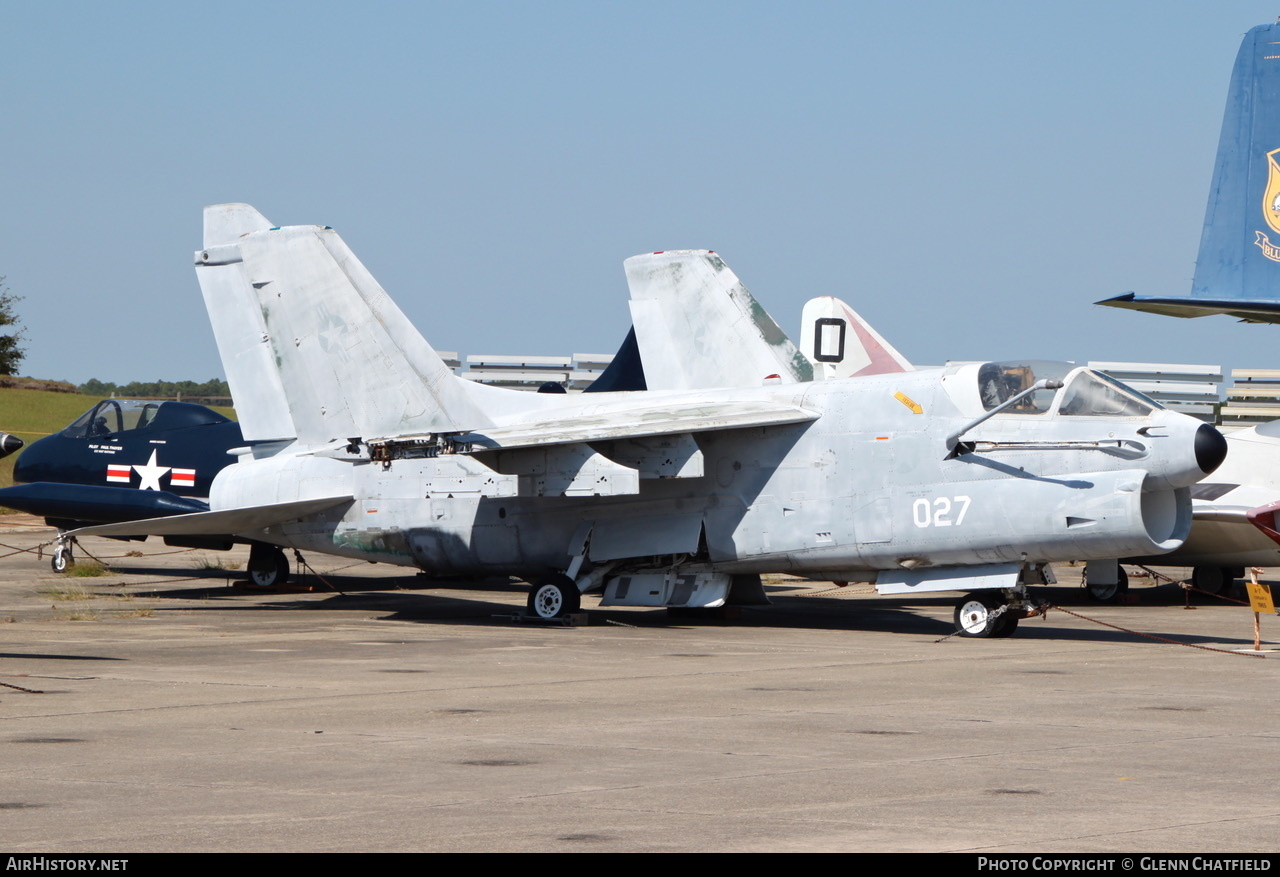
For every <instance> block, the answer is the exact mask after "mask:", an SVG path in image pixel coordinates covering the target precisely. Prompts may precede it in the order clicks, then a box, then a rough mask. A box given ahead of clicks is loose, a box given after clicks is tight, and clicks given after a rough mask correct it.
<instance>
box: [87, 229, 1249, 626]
mask: <svg viewBox="0 0 1280 877" xmlns="http://www.w3.org/2000/svg"><path fill="white" fill-rule="evenodd" d="M204 244H205V246H204V248H203V249H202V250H200V251H198V252H197V253H196V256H195V261H196V273H197V276H198V278H199V280H200V285H201V288H202V291H203V293H204V297H205V302H206V305H207V307H208V309H209V314H210V318H211V320H212V323H213V328H214V334H215V335H216V337H217V341H218V349H219V352H220V354H221V356H222V361H223V365H224V367H225V369H226V373H227V379H228V381H229V383H230V385H231V392H232V395H233V397H234V399H235V405H236V411H237V414H238V415H239V417H240V423H241V428H242V430H243V433H244V437H245V440H246V441H247V442H254V443H255V444H254V445H253V446H252V447H251V448H245V449H243V450H242V451H241V453H240V454H239V459H238V461H237V462H236V463H235V464H233V465H231V466H228V467H226V468H225V469H223V470H222V471H221V472H219V473H218V475H217V477H216V478H215V479H214V483H213V486H212V489H211V491H210V496H209V505H210V508H211V511H209V512H202V513H195V514H189V515H178V516H174V517H169V518H163V519H154V520H151V521H143V522H132V523H120V524H108V525H102V526H94V527H89V528H85V529H82V530H79V531H75V532H73V533H72V534H70V535H72V536H74V535H84V534H90V533H97V534H103V535H120V534H124V533H131V534H138V533H150V534H156V535H167V534H195V533H234V534H237V535H240V536H244V537H248V538H253V539H256V540H261V541H264V542H268V543H274V544H277V545H282V546H291V547H296V548H299V549H302V550H311V551H320V552H323V553H328V554H337V555H341V556H344V557H352V558H360V559H365V560H370V561H382V562H387V563H395V564H401V565H405V566H414V567H420V568H422V569H425V570H429V571H431V572H433V573H437V574H458V575H487V574H508V575H514V576H519V577H520V578H523V579H525V580H527V581H529V582H531V583H532V588H531V591H530V596H529V607H530V609H531V610H532V611H533V612H535V613H537V614H539V615H542V616H546V617H552V616H556V615H560V614H563V613H565V612H567V611H571V610H574V609H576V608H577V607H578V606H579V600H580V596H581V594H582V593H585V592H588V591H595V590H602V591H603V596H602V605H628V606H668V607H697V606H718V605H721V604H723V603H725V602H752V601H756V602H759V601H761V600H762V599H763V590H762V588H761V587H760V579H759V575H760V574H761V573H771V572H781V573H792V574H796V575H801V576H807V577H811V578H814V579H824V580H826V579H831V580H846V579H864V580H865V579H870V578H874V579H875V581H876V583H877V586H878V587H879V589H880V591H881V592H882V593H909V592H918V591H947V590H959V591H972V592H973V593H972V594H970V595H969V596H966V597H964V598H962V600H961V601H960V604H959V606H958V607H957V610H956V617H957V621H958V623H959V627H960V630H961V632H963V633H965V634H967V635H970V636H1003V635H1008V634H1009V633H1012V632H1013V630H1014V628H1015V627H1016V625H1017V620H1018V618H1019V617H1022V615H1023V614H1024V613H1025V612H1027V611H1028V610H1029V609H1030V608H1031V607H1030V606H1029V603H1028V601H1027V595H1026V589H1025V585H1026V584H1027V583H1029V582H1039V581H1043V580H1044V574H1045V565H1046V564H1048V563H1049V562H1051V561H1055V560H1069V559H1089V558H1115V557H1125V556H1131V555H1137V554H1149V553H1158V552H1160V551H1167V550H1170V549H1172V548H1175V547H1177V546H1178V545H1180V544H1181V543H1182V540H1183V539H1184V538H1185V537H1186V535H1187V530H1188V527H1189V525H1190V522H1191V501H1190V496H1189V490H1188V488H1189V486H1190V485H1192V484H1194V483H1195V482H1197V481H1199V480H1200V479H1201V478H1203V477H1204V475H1205V474H1206V473H1208V472H1211V471H1213V469H1214V468H1216V467H1217V465H1218V464H1219V463H1220V462H1221V461H1222V458H1223V454H1224V448H1225V443H1224V441H1223V439H1222V436H1221V435H1220V434H1219V433H1218V432H1217V430H1215V429H1214V428H1213V427H1211V426H1207V425H1204V424H1201V423H1200V422H1199V421H1197V420H1194V419H1192V418H1190V417H1187V416H1185V415H1181V414H1177V413H1174V412H1171V411H1168V410H1166V409H1163V408H1161V407H1160V406H1159V405H1158V404H1156V403H1154V402H1151V401H1150V400H1147V399H1145V398H1144V397H1142V396H1141V395H1139V394H1137V393H1135V392H1133V391H1131V390H1129V389H1128V388H1126V387H1124V386H1122V385H1120V384H1117V383H1115V382H1114V381H1111V380H1110V379H1108V378H1105V377H1103V376H1101V375H1099V374H1097V373H1094V372H1091V371H1089V370H1088V369H1080V368H1076V367H1074V366H1071V365H1067V364H1063V363H1039V362H1029V361H1020V362H1015V363H995V362H993V363H985V364H978V365H965V366H959V367H953V368H943V369H931V370H920V371H911V372H902V373H894V374H880V375H871V376H867V377H857V378H848V379H832V380H824V381H819V382H811V383H773V382H771V381H766V382H765V383H764V384H763V385H761V386H754V387H745V388H744V387H737V388H727V389H717V390H712V391H708V390H704V389H697V390H650V391H647V392H618V393H592V394H582V395H557V394H534V393H520V392H516V391H510V390H503V389H500V388H495V387H488V386H483V385H479V384H475V383H472V382H468V381H465V380H462V379H460V378H458V377H457V376H455V375H454V374H453V373H452V372H451V371H450V370H449V368H448V367H447V366H446V365H445V364H444V362H443V361H441V359H440V357H439V356H437V355H436V353H435V351H434V350H432V349H431V347H430V346H429V345H428V344H427V342H426V341H425V340H423V338H422V336H421V335H419V334H418V332H417V330H415V329H414V327H413V326H412V325H411V324H410V323H409V321H408V320H407V319H406V318H405V316H404V314H403V313H401V311H400V310H399V309H398V308H397V307H396V305H395V304H394V303H393V302H392V301H391V299H390V298H389V297H388V296H387V294H386V292H385V291H383V289H382V288H381V287H380V286H379V285H378V283H377V281H375V280H374V279H373V277H372V275H370V274H369V272H368V271H367V270H366V269H365V268H364V266H363V265H362V264H361V263H360V262H359V261H358V260H357V259H356V257H355V256H354V255H353V254H352V253H351V251H350V250H349V249H348V248H347V247H346V245H345V244H344V243H343V241H342V239H341V238H340V237H339V236H338V235H337V233H336V232H334V231H333V230H332V229H330V228H327V227H320V226H293V227H284V228H280V227H274V226H273V225H272V223H271V222H269V221H268V220H267V219H266V218H265V217H263V216H262V215H261V214H259V213H258V212H257V211H256V210H254V209H253V208H251V207H249V206H247V205H243V204H224V205H218V206H215V207H210V208H206V211H205V236H204ZM637 258H638V259H641V260H646V259H659V260H660V259H662V258H663V256H661V255H654V256H644V257H637ZM705 259H706V266H707V268H708V270H710V271H712V272H717V271H727V268H725V266H724V263H723V262H722V261H721V260H720V258H719V257H718V256H715V255H714V254H707V255H706V257H705ZM633 267H636V263H634V262H629V266H628V268H629V270H631V268H633ZM730 276H731V275H730Z"/></svg>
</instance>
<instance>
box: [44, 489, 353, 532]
mask: <svg viewBox="0 0 1280 877" xmlns="http://www.w3.org/2000/svg"><path fill="white" fill-rule="evenodd" d="M351 499H352V498H351V496H349V495H348V496H329V497H323V498H321V499H304V500H298V501H296V502H280V503H273V504H271V505H262V506H253V507H250V508H242V509H223V510H221V511H216V512H196V513H195V514H190V515H175V516H173V517H167V518H147V519H145V520H141V521H122V522H120V523H118V524H99V525H97V526H93V527H82V528H80V529H79V530H72V531H71V532H70V533H69V534H68V535H70V536H197V535H223V534H230V535H235V534H237V533H251V532H253V531H254V530H261V529H262V528H263V527H270V526H272V525H273V524H283V523H285V522H287V521H292V520H295V519H297V518H302V517H306V516H307V515H314V514H317V513H318V512H323V511H326V510H327V509H331V508H335V507H337V506H340V505H342V504H343V503H347V502H351Z"/></svg>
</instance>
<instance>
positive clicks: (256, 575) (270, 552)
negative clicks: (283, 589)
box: [248, 543, 289, 588]
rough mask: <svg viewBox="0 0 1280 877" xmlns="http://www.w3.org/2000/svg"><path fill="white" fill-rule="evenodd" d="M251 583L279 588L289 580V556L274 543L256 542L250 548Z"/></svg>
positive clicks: (256, 586)
mask: <svg viewBox="0 0 1280 877" xmlns="http://www.w3.org/2000/svg"><path fill="white" fill-rule="evenodd" d="M248 569H249V584H251V585H253V586H254V587H255V588H277V587H279V586H280V585H283V584H284V583H285V582H287V581H289V558H287V557H285V554H284V552H283V551H281V550H280V549H279V548H277V547H275V546H274V545H263V544H261V543H258V544H255V545H254V546H253V547H252V548H250V549H249V568H248Z"/></svg>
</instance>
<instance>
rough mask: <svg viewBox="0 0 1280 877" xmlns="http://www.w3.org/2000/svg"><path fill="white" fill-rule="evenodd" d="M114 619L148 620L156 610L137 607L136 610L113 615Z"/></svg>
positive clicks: (124, 610) (125, 610)
mask: <svg viewBox="0 0 1280 877" xmlns="http://www.w3.org/2000/svg"><path fill="white" fill-rule="evenodd" d="M114 614H115V617H116V618H150V617H151V616H152V615H155V614H156V610H155V609H153V608H152V607H150V606H139V607H138V608H136V609H123V610H121V611H119V612H116V613H114Z"/></svg>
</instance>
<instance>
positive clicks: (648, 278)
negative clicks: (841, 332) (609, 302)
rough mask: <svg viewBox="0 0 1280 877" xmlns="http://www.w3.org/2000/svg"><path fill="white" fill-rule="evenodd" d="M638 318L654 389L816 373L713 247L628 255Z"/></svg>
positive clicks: (649, 381) (648, 379) (805, 378)
mask: <svg viewBox="0 0 1280 877" xmlns="http://www.w3.org/2000/svg"><path fill="white" fill-rule="evenodd" d="M623 264H624V267H625V269H626V272H627V284H628V286H630V288H631V322H632V324H633V325H634V327H635V334H636V340H637V342H638V344H639V348H640V356H641V359H642V360H643V362H644V377H645V382H646V384H647V385H648V388H649V389H650V390H692V389H707V388H712V387H741V386H745V385H751V384H760V383H762V382H763V381H765V380H766V379H768V378H771V377H776V378H778V379H780V380H781V381H783V382H784V383H796V382H800V381H808V380H812V379H813V366H812V365H811V364H810V362H809V360H807V359H806V358H805V356H804V354H802V353H801V352H800V351H799V350H798V349H797V348H796V346H795V344H793V343H792V342H791V339H790V338H788V337H787V334H786V333H785V332H783V331H782V329H781V328H779V327H778V324H777V323H776V322H774V319H773V318H772V317H770V316H769V315H768V314H767V313H766V312H765V310H764V308H763V307H761V306H760V303H759V302H757V301H756V300H755V297H754V296H752V295H751V293H750V292H748V291H747V288H746V287H745V286H743V285H742V281H740V280H738V278H737V276H736V275H735V274H734V273H733V272H732V271H730V270H729V267H728V266H727V265H725V263H724V261H723V260H722V259H721V258H720V257H719V256H717V255H716V254H715V253H713V252H711V251H710V250H670V251H667V252H661V253H651V254H645V255H642V256H632V257H631V258H630V259H627V260H626V262H625V263H623Z"/></svg>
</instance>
